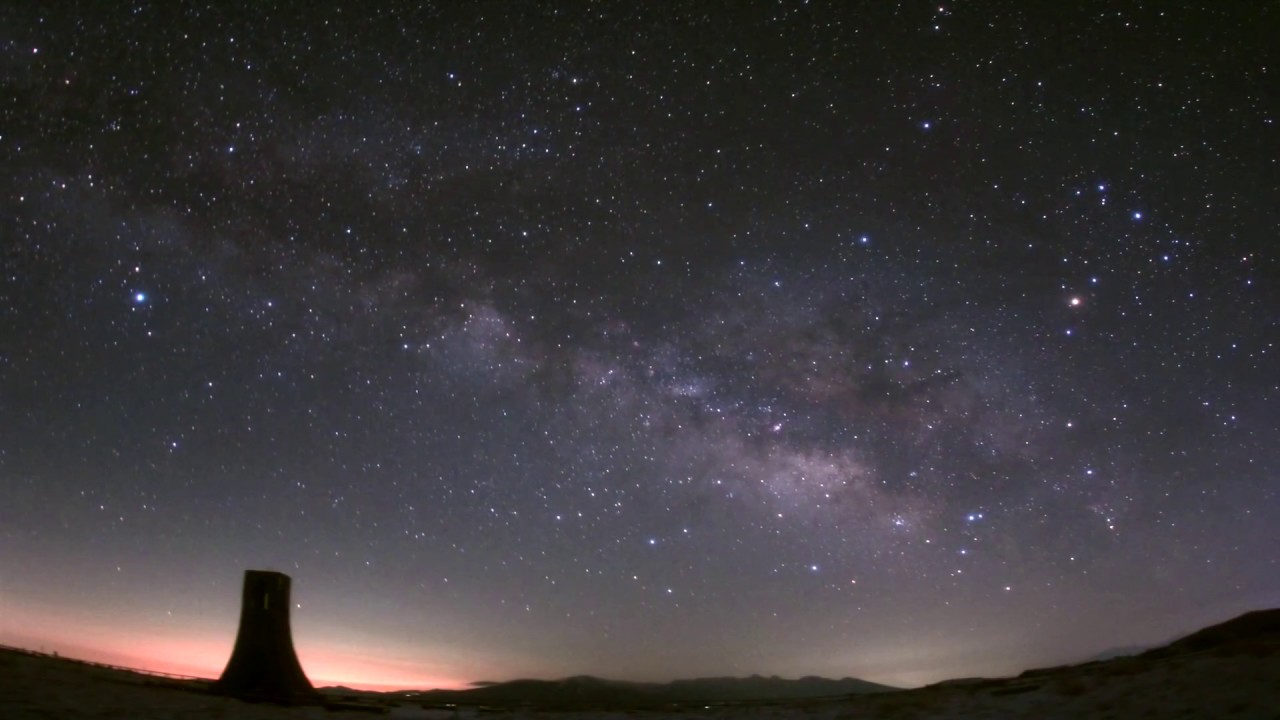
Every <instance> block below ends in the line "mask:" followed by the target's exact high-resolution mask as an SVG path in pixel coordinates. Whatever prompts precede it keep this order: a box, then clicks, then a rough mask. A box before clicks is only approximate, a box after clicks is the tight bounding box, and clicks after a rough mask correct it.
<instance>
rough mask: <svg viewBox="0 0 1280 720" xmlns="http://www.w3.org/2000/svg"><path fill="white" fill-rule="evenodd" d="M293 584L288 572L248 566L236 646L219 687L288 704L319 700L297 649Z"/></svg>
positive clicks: (222, 691) (241, 695) (230, 692)
mask: <svg viewBox="0 0 1280 720" xmlns="http://www.w3.org/2000/svg"><path fill="white" fill-rule="evenodd" d="M289 583H290V581H289V576H288V575H285V574H284V573H278V572H269V571H266V570H246V571H245V573H244V597H243V600H242V601H241V605H240V629H239V631H237V632H236V646H235V649H233V650H232V651H231V659H230V660H228V661H227V667H226V669H225V670H223V671H222V677H220V678H218V681H217V682H215V683H214V684H213V687H212V688H211V689H212V691H213V692H215V693H219V694H222V695H231V696H233V697H238V698H242V699H245V700H265V701H270V702H284V703H300V702H312V701H316V700H318V699H319V695H318V694H317V693H316V691H315V688H313V687H311V681H309V680H307V676H306V674H305V673H303V672H302V665H301V664H299V663H298V655H297V653H295V652H294V650H293V633H292V632H291V631H290V629H289Z"/></svg>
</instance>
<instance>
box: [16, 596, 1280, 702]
mask: <svg viewBox="0 0 1280 720" xmlns="http://www.w3.org/2000/svg"><path fill="white" fill-rule="evenodd" d="M206 687H207V683H205V682H203V681H193V680H177V679H169V678H161V677H156V676H151V675H143V674H138V673H133V672H129V671H125V670H119V669H112V668H106V667H102V666H97V665H92V664H88V663H82V662H78V661H75V660H68V659H65V658H56V657H50V656H45V655H39V654H35V653H28V652H24V651H18V650H13V649H7V650H0V717H3V718H5V719H6V720H28V719H32V718H139V719H141V720H151V719H157V720H158V719H160V718H228V719H231V718H246V719H249V718H262V719H264V720H267V719H276V718H279V719H283V718H320V717H334V715H333V714H332V713H333V712H342V711H345V712H350V713H364V712H371V713H377V714H385V715H387V716H389V717H403V718H414V717H416V718H450V717H460V716H461V717H467V716H474V715H485V716H491V717H495V718H499V717H512V718H515V717H538V718H546V719H547V720H551V719H553V718H556V717H565V718H582V719H584V720H585V719H587V718H623V717H632V718H636V717H639V718H654V720H660V719H661V718H672V717H677V716H680V717H690V716H692V717H705V718H731V717H751V718H787V717H797V718H799V717H803V718H812V719H814V720H826V719H831V720H837V719H842V718H849V719H850V720H852V719H854V718H904V719H910V718H920V719H921V720H924V719H928V718H937V719H943V718H952V719H955V720H963V719H967V718H973V719H977V718H1042V719H1050V718H1232V719H1239V720H1254V719H1265V720H1280V610H1268V611H1260V612H1255V613H1249V614H1247V615H1243V616H1241V617H1239V618H1236V619H1235V620H1231V621H1229V622H1226V623H1222V624H1221V625H1215V626H1213V627H1210V628H1206V629H1204V630H1201V631H1200V632H1197V633H1194V634H1192V635H1189V636H1187V637H1185V638H1183V639H1181V640H1178V641H1176V642H1174V643H1172V644H1170V645H1168V646H1165V647H1162V648H1157V649H1155V650H1150V651H1148V652H1145V653H1142V654H1141V655H1138V656H1134V657H1121V658H1115V659H1112V660H1106V661H1101V662H1093V663H1086V664H1083V665H1074V666H1065V667H1058V668H1047V669H1043V670H1031V671H1027V672H1025V673H1023V674H1021V675H1020V676H1018V677H1016V678H1002V679H972V680H956V681H950V682H946V683H940V684H938V685H932V686H929V687H925V688H919V689H916V690H903V691H897V692H881V693H872V694H857V695H842V696H835V697H826V698H813V699H792V700H777V701H750V702H734V703H715V704H705V703H696V704H695V703H691V702H690V703H685V704H681V705H672V706H669V707H665V708H661V709H637V708H634V707H622V706H615V705H614V704H613V703H611V702H609V701H608V700H607V699H605V700H602V699H600V697H599V696H593V699H592V700H590V701H589V702H588V704H587V705H583V706H581V707H578V708H576V709H567V706H566V705H565V703H564V702H563V701H559V702H557V704H556V705H555V707H557V708H561V709H557V710H550V709H547V708H550V707H552V706H549V705H548V706H545V707H542V708H541V709H540V705H539V703H538V702H536V701H533V700H530V699H520V698H518V697H513V698H512V701H511V704H510V706H508V707H495V706H478V705H468V704H465V699H466V698H465V694H463V697H461V698H457V699H459V700H462V701H464V702H459V703H457V704H456V705H451V706H448V707H445V706H442V705H440V704H439V703H438V702H436V701H435V700H434V699H433V698H431V696H430V695H424V694H421V693H389V694H376V693H352V692H348V691H341V694H339V693H338V691H328V695H327V698H328V699H329V702H330V706H329V707H328V708H324V707H314V706H313V707H281V706H275V705H266V704H250V703H244V702H240V701H238V700H233V699H229V698H222V697H215V696H212V695H209V694H207V693H206V692H205V688H206Z"/></svg>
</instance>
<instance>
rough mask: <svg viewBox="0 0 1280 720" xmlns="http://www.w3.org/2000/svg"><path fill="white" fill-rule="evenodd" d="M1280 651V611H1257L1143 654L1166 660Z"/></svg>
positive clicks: (1279, 609)
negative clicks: (1193, 655)
mask: <svg viewBox="0 0 1280 720" xmlns="http://www.w3.org/2000/svg"><path fill="white" fill-rule="evenodd" d="M1277 648H1280V608H1277V609H1273V610H1254V611H1253V612H1247V613H1245V614H1243V615H1241V616H1239V617H1236V618H1232V619H1231V620H1228V621H1226V622H1223V623H1218V624H1217V625H1210V626H1209V627H1207V628H1204V629H1202V630H1197V631H1195V632H1193V633H1191V634H1190V635H1187V636H1186V637H1182V638H1179V639H1177V640H1174V641H1173V642H1171V643H1169V644H1168V645H1165V646H1164V647H1159V648H1155V649H1154V650H1148V651H1147V652H1144V653H1142V654H1141V655H1139V656H1138V657H1142V658H1153V659H1154V658H1166V657H1172V656H1174V655H1182V654H1187V653H1199V652H1206V651H1214V652H1216V653H1218V654H1230V653H1234V652H1244V653H1250V652H1256V651H1264V650H1267V649H1277Z"/></svg>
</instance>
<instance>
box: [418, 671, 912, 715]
mask: <svg viewBox="0 0 1280 720" xmlns="http://www.w3.org/2000/svg"><path fill="white" fill-rule="evenodd" d="M476 685H477V687H475V688H472V689H470V690H430V691H427V692H423V693H421V694H420V697H421V699H422V700H423V701H424V702H426V703H439V704H442V705H443V704H456V705H489V706H494V707H529V708H536V709H545V710H565V709H598V710H608V709H643V708H662V707H668V706H672V705H694V704H700V703H702V704H719V703H734V702H748V701H754V700H796V699H803V698H815V697H831V696H840V695H853V694H861V693H877V692H887V691H892V690H896V689H897V688H893V687H889V686H888V685H880V684H877V683H873V682H867V681H866V680H857V679H855V678H843V679H840V680H832V679H830V678H821V677H803V678H800V679H798V680H786V679H783V678H779V677H761V676H759V675H753V676H751V677H747V678H732V677H723V678H698V679H695V680H676V681H674V682H669V683H633V682H619V681H615V680H604V679H601V678H596V677H591V676H589V675H579V676H575V677H571V678H565V679H564V680H513V681H511V682H502V683H488V682H484V683H476Z"/></svg>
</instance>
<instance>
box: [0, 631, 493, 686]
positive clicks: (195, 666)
mask: <svg viewBox="0 0 1280 720" xmlns="http://www.w3.org/2000/svg"><path fill="white" fill-rule="evenodd" d="M40 625H43V626H44V627H38V626H32V625H31V624H25V625H19V624H16V623H15V624H12V625H10V624H9V623H5V626H0V644H3V645H10V646H13V647H18V648H22V649H25V650H30V651H37V652H45V653H57V654H58V655H60V656H63V657H67V658H72V659H77V660H86V661H89V662H96V663H102V664H106V665H116V666H120V667H125V668H130V669H134V670H142V671H146V672H157V673H166V674H171V675H182V676H188V677H197V678H208V679H214V678H217V677H218V676H219V675H221V674H222V670H223V668H224V667H225V666H226V663H227V659H228V658H229V657H230V656H231V648H232V645H233V642H234V638H221V637H215V636H212V635H204V636H196V637H191V636H187V637H172V636H169V637H165V636H156V635H153V636H151V637H147V636H146V635H147V634H146V633H139V632H132V631H130V630H124V629H116V628H103V627H101V626H91V625H85V624H78V623H65V622H63V623H59V624H57V625H52V624H47V623H40ZM55 627H56V630H55V629H53V628H55ZM42 630H43V632H41V631H42ZM295 649H296V650H297V653H298V661H299V662H300V663H301V664H302V668H303V671H304V672H305V673H306V674H307V677H308V679H310V680H311V683H312V685H315V686H316V687H324V686H329V685H342V686H345V687H350V688H354V689H357V690H372V691H377V692H387V691H392V690H429V689H434V688H440V689H451V690H452V689H463V688H466V687H469V686H470V684H471V680H470V679H465V678H457V677H450V676H447V675H441V674H432V673H430V672H424V671H423V670H422V669H421V667H422V666H424V665H427V666H429V665H431V664H432V663H430V662H428V661H426V660H424V661H423V662H421V663H418V662H415V661H414V660H412V659H384V658H380V657H377V656H376V655H374V654H372V653H371V652H370V651H350V650H344V649H341V648H336V647H330V646H327V645H325V644H319V645H317V644H316V643H307V644H305V645H303V644H296V648H295Z"/></svg>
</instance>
